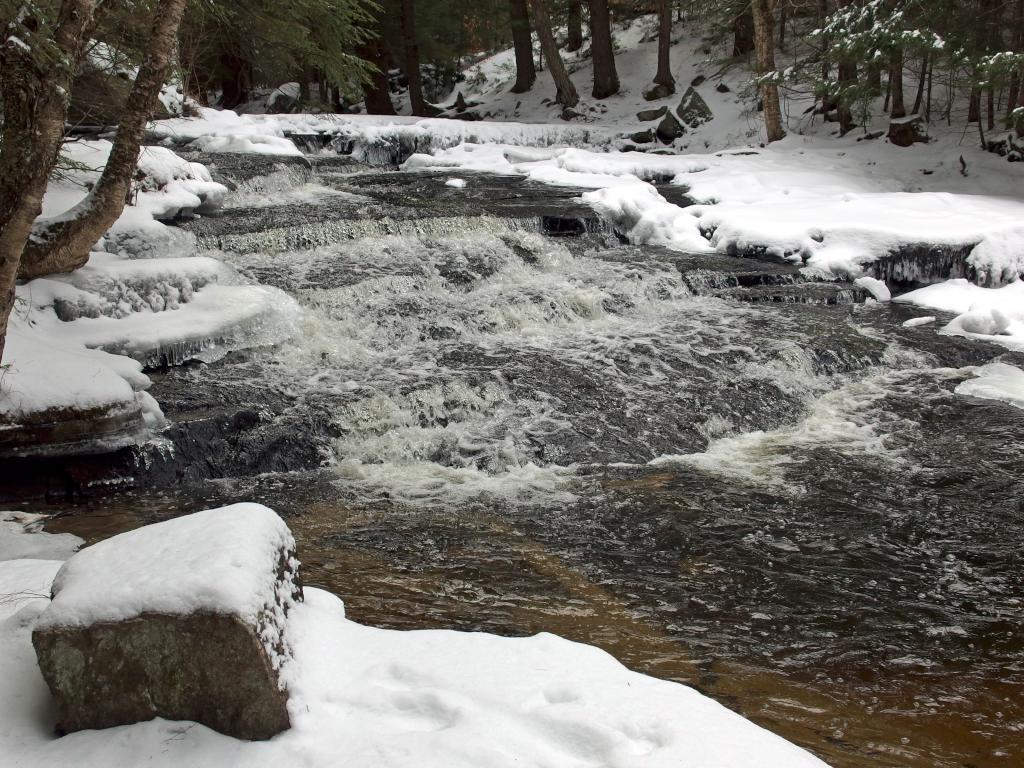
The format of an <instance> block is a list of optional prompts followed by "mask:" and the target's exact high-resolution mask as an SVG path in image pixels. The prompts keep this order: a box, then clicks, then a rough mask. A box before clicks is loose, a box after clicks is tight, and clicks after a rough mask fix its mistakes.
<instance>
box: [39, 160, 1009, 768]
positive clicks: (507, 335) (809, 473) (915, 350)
mask: <svg viewBox="0 0 1024 768" xmlns="http://www.w3.org/2000/svg"><path fill="white" fill-rule="evenodd" d="M214 161H215V163H216V162H217V159H216V158H215V159H214ZM256 162H257V161H256V160H253V159H247V160H245V161H241V160H237V159H236V160H234V161H232V160H231V159H230V158H223V159H220V165H221V168H220V170H221V172H222V173H225V174H227V175H228V176H229V177H230V178H232V179H233V180H234V181H235V182H236V183H237V189H236V191H235V193H234V194H233V197H232V200H231V201H230V202H229V205H230V206H231V207H230V208H229V210H227V211H226V212H225V213H224V215H223V216H221V217H218V218H214V219H204V220H200V221H197V222H194V223H193V224H191V225H190V229H192V231H194V232H195V234H196V236H197V238H198V242H199V243H200V246H201V248H203V249H204V250H205V251H207V252H209V253H211V254H214V255H217V256H219V257H220V258H223V259H224V260H225V261H227V262H229V263H230V264H232V265H233V266H235V267H236V268H237V269H239V270H240V271H241V272H242V273H243V274H245V275H247V276H248V277H249V278H251V279H253V280H256V281H259V282H261V283H266V284H271V285H275V286H277V287H280V288H282V289H284V290H286V291H288V292H289V293H291V294H292V295H293V296H295V297H296V298H297V299H298V300H299V302H300V303H301V305H302V306H303V308H304V314H303V319H302V321H301V330H300V334H299V335H298V336H297V337H296V338H295V339H293V340H292V341H291V342H290V343H288V344H285V345H283V346H282V347H280V348H276V349H257V350H249V351H246V352H240V353H233V354H231V355H228V356H227V357H225V358H224V359H222V360H219V361H217V362H215V363H211V364H198V363H195V364H190V365H186V366H182V367H178V368H172V369H168V370H165V371H160V372H155V373H154V374H153V375H154V379H155V384H154V387H153V390H152V392H153V394H154V395H155V396H156V397H157V399H158V400H159V401H160V402H161V404H162V405H163V406H164V410H165V412H166V413H167V415H168V416H169V417H170V418H171V420H172V421H174V422H175V426H174V427H172V430H171V432H170V433H169V435H170V437H169V438H168V442H169V443H171V444H172V445H173V449H172V450H170V451H169V450H168V449H167V448H166V447H165V448H163V449H161V450H154V451H152V452H151V453H150V454H149V455H147V456H146V457H145V460H144V461H143V462H142V463H141V464H139V465H138V466H135V467H134V469H133V471H132V473H131V479H128V474H129V473H128V472H127V470H123V469H122V470H121V477H120V479H121V483H120V484H119V485H118V486H117V488H118V489H119V490H117V491H115V492H108V493H101V492H97V491H96V490H95V489H94V490H93V493H92V495H90V496H87V497H86V498H84V499H81V500H80V501H79V502H78V503H77V504H75V505H68V504H66V503H63V502H62V503H61V509H60V512H61V515H60V516H59V517H58V518H57V519H56V520H55V521H53V523H52V524H51V529H59V530H68V531H73V532H77V533H80V534H81V535H84V536H86V537H87V538H89V539H90V540H95V539H97V538H102V537H104V536H108V535H111V534H113V533H116V532H118V531H121V530H125V529H127V528H131V527H134V526H137V525H140V524H143V523H146V522H151V521H153V520H156V519H161V518H164V517H167V516H173V515H176V514H182V513H184V512H188V511H192V510H195V509H198V508H201V507H202V506H204V505H207V504H212V503H221V502H228V501H234V500H239V499H252V500H260V501H264V502H265V503H268V504H270V505H271V506H273V507H275V508H276V509H278V510H280V511H281V512H282V513H283V514H286V515H287V516H288V518H289V523H290V524H291V525H292V527H293V530H295V532H296V536H297V538H298V540H299V543H300V549H301V554H302V559H303V561H304V566H305V574H306V575H305V578H306V581H307V583H314V584H322V585H325V586H327V587H329V588H330V589H332V590H334V591H336V592H337V593H339V594H340V595H342V596H343V597H344V598H345V600H346V602H347V604H348V607H349V613H350V615H351V616H352V617H353V618H355V619H357V620H361V621H366V622H370V623H374V624H379V625H382V626H389V627H397V628H417V627H456V628H461V629H467V630H487V631H493V632H499V633H503V634H526V633H532V632H536V631H540V630H548V631H553V632H557V633H559V634H563V635H565V636H568V637H571V638H573V639H577V640H581V641H585V642H589V643H594V644H597V645H600V646H602V647H604V648H606V649H608V650H609V651H611V652H612V653H614V654H615V655H616V656H617V657H618V658H620V659H621V660H622V661H623V662H624V663H625V664H627V665H628V666H630V667H633V668H635V669H639V670H641V671H645V672H649V673H651V674H654V675H658V676H662V677H666V678H671V679H677V680H681V681H684V682H687V683H689V684H692V685H695V686H696V687H698V688H699V689H701V690H703V691H705V692H707V693H709V694H710V695H712V696H715V697H716V698H718V699H719V700H721V701H723V702H724V703H726V704H727V705H728V706H730V707H733V708H735V709H737V710H738V711H740V712H742V713H743V714H745V715H747V716H748V717H751V718H753V719H754V720H756V721H757V722H759V723H761V724H764V725H766V726H767V727H769V728H771V729H773V730H775V731H777V732H779V733H781V734H783V735H785V736H786V737H788V738H791V739H793V740H795V741H796V742H798V743H800V744H801V745H803V746H806V747H808V748H809V749H811V750H813V751H814V752H816V753H817V754H819V755H821V756H822V757H823V758H825V759H826V760H828V761H829V762H831V763H833V764H834V765H836V766H863V765H880V766H887V765H892V766H921V767H922V768H924V767H925V766H928V767H932V766H1010V765H1020V764H1021V763H1022V761H1024V602H1022V601H1024V555H1022V548H1021V519H1022V513H1024V478H1022V475H1021V472H1020V457H1021V455H1022V450H1024V412H1022V411H1019V410H1015V409H1013V408H1012V407H1010V406H1005V405H1002V404H998V403H993V402H987V401H975V400H968V399H964V398H960V397H957V396H955V395H954V394H953V389H954V387H955V386H956V384H957V383H958V382H959V381H962V380H963V379H964V378H965V377H966V376H967V374H966V372H962V371H959V370H958V369H960V368H961V367H963V366H966V365H972V364H977V363H980V362H983V361H987V360H989V359H992V358H993V357H994V356H997V355H998V354H999V353H1000V350H997V349H994V348H990V347H987V346H985V345H980V344H971V343H967V342H962V341H957V340H953V339H937V338H936V337H935V335H934V330H933V329H930V328H924V329H922V328H915V329H905V328H903V327H902V325H901V323H902V321H903V320H904V319H906V318H907V317H909V316H911V314H910V313H911V312H912V311H911V310H907V309H903V308H900V307H893V306H888V305H877V304H863V303H857V300H858V299H861V298H862V296H859V295H858V292H857V291H855V290H853V289H852V288H851V287H849V286H833V285H813V284H812V285H807V284H803V283H801V282H800V281H799V277H798V276H797V275H795V274H794V272H793V270H792V269H790V268H788V267H781V266H773V265H757V264H751V263H749V262H743V261H742V260H729V259H721V258H718V259H711V258H704V257H696V258H695V257H688V256H686V255H682V254H672V253H668V252H664V251H661V250H658V249H653V248H642V247H631V246H623V245H620V244H619V243H618V242H617V240H616V238H615V236H614V233H612V232H610V231H608V230H607V229H606V228H604V226H603V225H602V223H601V222H600V221H597V220H596V219H595V217H594V216H593V214H591V213H590V212H589V211H587V210H586V209H584V208H582V207H581V206H580V205H579V204H578V203H576V202H574V200H573V197H574V195H575V192H574V191H572V190H551V189H543V188H531V187H529V186H527V185H524V184H522V183H521V182H517V181H514V180H510V179H496V178H493V177H491V178H488V177H471V178H469V184H468V186H467V187H466V188H465V189H457V188H453V187H448V186H446V185H445V183H444V182H445V177H444V176H441V175H436V174H421V175H402V174H395V173H379V172H373V171H369V170H367V169H366V168H365V167H362V166H358V165H353V164H352V163H350V162H347V161H344V162H343V161H340V160H339V161H337V162H326V163H325V164H324V167H321V168H320V169H319V171H318V172H314V170H310V169H308V168H305V167H303V166H298V165H295V164H283V165H280V166H279V167H276V168H274V167H268V166H267V165H266V162H267V161H263V162H264V165H262V166H260V165H256V166H255V167H252V166H251V165H250V166H244V164H245V163H250V164H252V163H256ZM240 163H241V164H242V165H239V164H240ZM243 166H244V167H243ZM93 470H95V466H93ZM176 481H180V482H176Z"/></svg>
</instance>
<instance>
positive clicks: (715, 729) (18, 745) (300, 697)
mask: <svg viewBox="0 0 1024 768" xmlns="http://www.w3.org/2000/svg"><path fill="white" fill-rule="evenodd" d="M7 520H8V521H7V522H4V523H0V525H3V526H4V527H3V529H2V538H0V544H2V545H3V546H2V547H0V596H3V597H4V599H3V601H0V651H2V652H0V677H2V678H3V679H4V681H5V684H4V686H3V688H2V690H0V719H2V721H3V723H4V726H3V728H2V729H0V749H2V751H3V753H4V754H5V755H6V756H7V759H8V760H11V761H13V762H12V764H14V765H18V766H21V767H22V768H31V767H32V766H40V767H41V766H49V765H58V764H60V765H63V764H72V763H73V764H75V765H81V766H103V768H117V767H118V766H125V767H126V768H127V767H128V766H137V765H140V764H142V763H145V764H147V765H157V766H160V765H166V766H183V765H184V766H199V765H246V766H263V765H267V766H280V765H295V764H298V763H300V762H301V763H305V764H309V765H328V764H332V763H336V762H337V761H338V760H339V759H340V758H341V757H342V756H343V757H344V760H345V761H347V762H349V763H351V764H352V765H365V766H370V765H372V766H374V768H389V767H391V766H394V767H395V768H399V767H402V768H404V767H405V766H408V765H410V764H411V763H413V762H415V763H416V764H420V765H425V766H438V768H442V767H443V768H455V767H456V766H467V768H469V767H472V768H478V767H479V766H482V765H486V766H512V765H517V766H545V765H581V766H582V765H593V766H612V765H614V766H622V767H625V766H644V767H645V768H646V767H648V766H660V765H665V766H678V765H680V764H685V765H687V766H692V768H705V767H706V768H712V766H714V767H716V768H717V767H718V766H728V767H729V768H742V767H743V766H750V767H751V768H754V767H755V766H756V768H801V767H802V766H807V767H808V768H810V766H822V765H824V763H822V762H821V761H820V760H817V759H816V758H814V757H813V756H811V755H810V754H808V753H807V752H804V751H803V750H801V749H799V748H797V747H795V746H793V745H791V744H789V743H787V742H785V741H784V740H782V739H781V738H779V737H777V736H774V735H772V734H771V733H769V732H768V731H766V730H763V729H761V728H759V727H757V726H755V725H753V724H752V723H750V722H749V721H747V720H744V719H743V718H741V717H740V716H739V715H736V714H734V713H732V712H730V711H729V710H727V709H725V708H724V707H722V706H721V705H719V704H717V703H716V702H714V701H712V700H711V699H709V698H706V697H704V696H702V695H700V694H699V693H697V692H696V691H694V690H692V689H690V688H687V687H685V686H682V685H679V684H676V683H669V682H664V681H661V680H656V679H654V678H651V677H647V676H645V675H640V674H637V673H634V672H630V671H629V670H627V669H626V668H625V667H623V666H622V665H621V664H619V663H618V662H617V661H616V660H615V659H613V658H612V657H611V656H609V655H608V654H607V653H605V652H603V651H600V650H598V649H596V648H593V647H589V646H586V645H581V644H579V643H573V642H569V641H567V640H563V639H561V638H558V637H555V636H553V635H550V634H540V635H536V636H534V637H530V638H518V639H512V638H502V637H497V636H494V635H488V634H483V633H462V632H450V631H436V630H435V631H413V632H396V631H387V630H381V629H374V628H372V627H367V626H362V625H360V624H357V623H355V622H352V621H349V620H347V619H346V618H345V614H344V606H343V604H342V602H341V601H340V600H339V599H338V598H337V597H334V596H333V595H331V594H329V593H327V592H323V591H321V590H319V589H313V588H307V589H306V590H305V592H306V599H305V602H304V603H300V604H298V605H296V606H295V607H294V608H293V609H292V612H291V614H290V618H289V620H288V628H287V631H288V633H289V637H290V642H291V645H292V649H293V657H292V660H291V661H290V662H288V663H287V664H288V666H287V667H286V670H285V675H286V677H287V680H288V685H289V688H290V691H291V700H290V702H289V713H290V716H291V720H292V728H291V729H290V730H288V731H286V732H285V733H283V734H281V735H279V736H278V737H276V738H274V739H273V740H271V741H269V742H255V743H254V742H244V741H239V740H236V739H232V738H229V737H227V736H223V735H221V734H218V733H216V732H214V731H212V730H210V729H209V728H206V727H205V726H202V725H197V724H195V723H185V722H171V721H167V720H162V719H156V720H153V721H150V722H144V723H138V724H135V725H127V726H120V727H117V728H114V729H107V730H102V731H81V732H78V733H73V734H69V735H67V736H63V737H60V738H58V737H56V736H55V735H54V734H53V733H52V724H53V718H54V713H53V711H52V708H51V704H50V695H49V692H48V690H47V688H46V685H45V683H44V682H43V678H42V676H41V675H40V673H39V670H38V668H37V667H36V659H35V654H34V652H33V649H32V645H31V642H30V634H31V631H32V628H33V626H34V624H35V622H36V621H37V618H38V617H39V615H40V614H41V613H42V611H43V610H44V609H45V608H46V606H47V604H48V602H49V601H48V600H47V598H46V594H47V593H48V592H49V589H50V584H51V582H52V580H53V578H54V576H55V575H56V573H57V571H58V569H59V568H60V567H61V565H62V562H61V560H60V559H54V558H64V557H67V556H68V555H69V554H70V551H69V550H70V545H71V544H73V543H74V542H73V540H72V541H69V539H71V537H68V536H67V535H63V536H53V535H50V534H45V533H27V532H26V525H27V526H28V527H29V528H31V526H32V523H33V522H34V520H33V519H32V518H31V517H28V518H26V517H24V516H22V517H21V518H19V521H20V522H14V521H12V519H11V518H10V516H9V513H8V518H7ZM172 544H173V542H164V543H163V544H162V546H171V545H172ZM26 554H27V555H31V557H32V558H35V559H6V558H10V557H12V556H13V557H18V556H20V555H26Z"/></svg>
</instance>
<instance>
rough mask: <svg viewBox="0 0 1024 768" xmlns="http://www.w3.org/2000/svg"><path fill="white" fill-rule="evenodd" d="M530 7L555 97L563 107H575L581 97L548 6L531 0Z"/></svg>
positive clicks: (541, 1)
mask: <svg viewBox="0 0 1024 768" xmlns="http://www.w3.org/2000/svg"><path fill="white" fill-rule="evenodd" d="M530 7H531V8H532V10H533V25H534V28H535V29H536V30H537V37H539V38H540V48H541V51H543V53H544V56H545V57H547V60H548V71H549V72H550V73H551V79H552V80H554V81H555V91H556V94H557V95H556V97H555V98H556V100H557V101H558V103H559V104H561V105H562V106H563V107H575V106H576V105H577V104H579V103H580V97H579V95H577V93H576V86H574V85H573V84H572V80H571V79H570V78H569V73H568V72H567V71H566V69H565V62H563V61H562V57H561V56H560V55H559V54H558V46H557V45H556V44H555V35H554V33H553V32H552V31H551V19H550V17H549V16H548V9H547V6H545V5H544V0H530Z"/></svg>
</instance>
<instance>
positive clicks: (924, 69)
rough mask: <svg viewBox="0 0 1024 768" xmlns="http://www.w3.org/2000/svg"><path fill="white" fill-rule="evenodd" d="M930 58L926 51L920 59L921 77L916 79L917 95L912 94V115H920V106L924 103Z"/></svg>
mask: <svg viewBox="0 0 1024 768" xmlns="http://www.w3.org/2000/svg"><path fill="white" fill-rule="evenodd" d="M930 58H931V57H930V56H929V55H928V52H927V51H926V52H925V54H924V56H923V57H922V58H921V75H920V76H919V77H918V78H917V93H916V94H914V114H915V115H919V114H921V104H922V103H923V101H924V89H925V85H926V84H927V81H928V61H929V59H930Z"/></svg>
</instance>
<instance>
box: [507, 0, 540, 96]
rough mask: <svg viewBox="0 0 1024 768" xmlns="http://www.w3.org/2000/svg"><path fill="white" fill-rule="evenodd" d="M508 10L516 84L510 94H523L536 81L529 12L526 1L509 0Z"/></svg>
mask: <svg viewBox="0 0 1024 768" xmlns="http://www.w3.org/2000/svg"><path fill="white" fill-rule="evenodd" d="M508 10H509V16H510V17H511V19H512V46H513V48H514V49H515V52H516V84H515V85H513V86H512V93H525V92H526V91H528V90H530V89H531V88H532V87H533V84H534V82H535V81H536V80H537V68H536V67H535V66H534V65H533V36H532V35H531V34H530V12H529V10H528V9H527V7H526V0H509V9H508Z"/></svg>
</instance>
